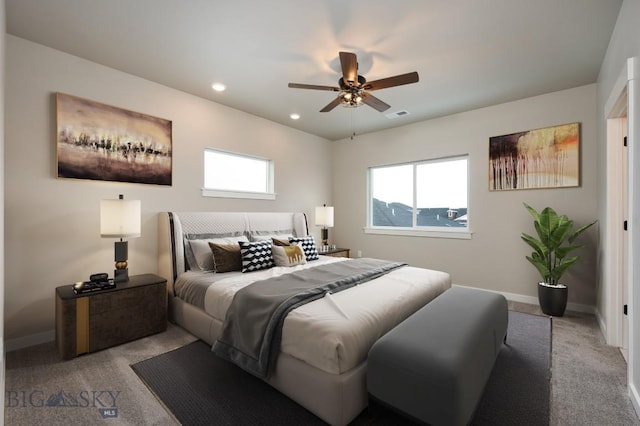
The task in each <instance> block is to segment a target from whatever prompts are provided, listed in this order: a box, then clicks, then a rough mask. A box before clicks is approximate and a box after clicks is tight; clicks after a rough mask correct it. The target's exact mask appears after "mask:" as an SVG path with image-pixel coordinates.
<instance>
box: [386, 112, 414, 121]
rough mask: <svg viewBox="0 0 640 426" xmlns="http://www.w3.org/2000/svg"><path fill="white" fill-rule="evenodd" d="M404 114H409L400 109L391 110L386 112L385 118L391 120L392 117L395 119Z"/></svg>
mask: <svg viewBox="0 0 640 426" xmlns="http://www.w3.org/2000/svg"><path fill="white" fill-rule="evenodd" d="M405 115H409V111H405V110H402V111H396V112H392V113H391V114H386V116H387V118H388V119H389V120H393V119H396V118H398V117H403V116H405Z"/></svg>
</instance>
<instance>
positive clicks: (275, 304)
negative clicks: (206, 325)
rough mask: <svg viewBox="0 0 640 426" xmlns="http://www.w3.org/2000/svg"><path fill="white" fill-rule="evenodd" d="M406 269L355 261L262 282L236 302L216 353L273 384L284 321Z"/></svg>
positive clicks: (241, 292) (245, 290)
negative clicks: (318, 301) (329, 296)
mask: <svg viewBox="0 0 640 426" xmlns="http://www.w3.org/2000/svg"><path fill="white" fill-rule="evenodd" d="M404 265H405V264H404V263H398V262H389V261H385V260H378V259H365V258H363V259H353V260H350V261H345V262H337V263H330V264H327V265H320V266H316V267H315V268H309V269H304V270H301V271H298V272H293V273H290V274H284V275H282V276H279V277H274V278H268V279H265V280H261V281H256V282H254V283H253V284H251V285H248V286H247V287H244V288H242V289H241V290H239V291H238V292H237V293H236V295H235V296H234V298H233V301H232V303H231V306H230V307H229V310H228V311H227V315H226V318H225V322H224V325H223V328H222V335H221V336H220V339H218V340H217V341H216V342H215V343H214V345H213V348H212V350H213V352H214V353H215V354H216V355H218V356H220V357H221V358H224V359H226V360H228V361H231V362H233V363H235V364H236V365H238V366H239V367H241V368H243V369H244V370H246V371H248V372H250V373H252V374H254V375H255V376H257V377H260V378H263V379H265V378H268V377H269V375H270V373H271V371H272V370H273V367H274V366H275V362H276V358H277V355H278V352H279V351H280V340H281V336H282V325H283V323H284V319H285V317H286V316H287V314H288V313H289V312H290V311H291V310H293V309H295V308H297V307H298V306H301V305H304V304H305V303H309V302H311V301H313V300H316V299H319V298H321V297H323V296H324V295H325V293H327V292H330V293H336V292H338V291H342V290H346V289H347V288H349V287H353V286H355V285H357V284H361V283H364V282H366V281H370V280H373V279H375V278H377V277H379V276H381V275H384V274H386V273H388V272H390V271H392V270H394V269H397V268H400V267H402V266H404Z"/></svg>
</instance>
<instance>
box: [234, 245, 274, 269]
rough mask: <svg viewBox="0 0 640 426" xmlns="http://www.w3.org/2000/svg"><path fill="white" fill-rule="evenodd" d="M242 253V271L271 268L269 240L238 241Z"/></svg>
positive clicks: (271, 254)
mask: <svg viewBox="0 0 640 426" xmlns="http://www.w3.org/2000/svg"><path fill="white" fill-rule="evenodd" d="M238 244H239V245H240V253H241V255H242V272H253V271H259V270H261V269H269V268H273V266H274V263H273V253H272V252H271V241H257V242H251V243H249V242H245V241H238Z"/></svg>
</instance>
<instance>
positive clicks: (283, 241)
mask: <svg viewBox="0 0 640 426" xmlns="http://www.w3.org/2000/svg"><path fill="white" fill-rule="evenodd" d="M271 242H272V243H273V245H274V246H280V247H284V246H289V245H291V244H289V238H286V239H282V238H275V237H271Z"/></svg>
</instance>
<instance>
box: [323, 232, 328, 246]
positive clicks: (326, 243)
mask: <svg viewBox="0 0 640 426" xmlns="http://www.w3.org/2000/svg"><path fill="white" fill-rule="evenodd" d="M322 245H323V246H327V245H329V230H328V229H327V228H322Z"/></svg>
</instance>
